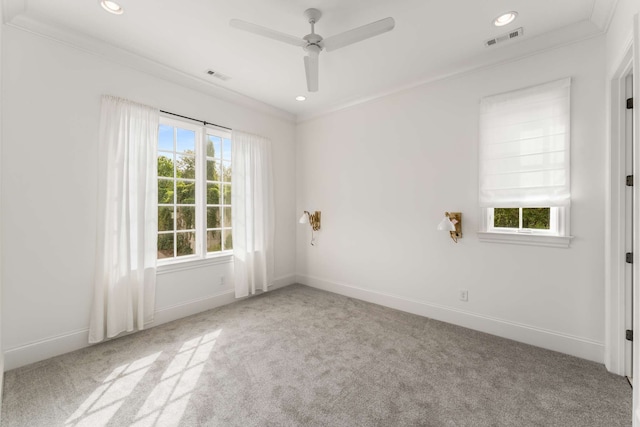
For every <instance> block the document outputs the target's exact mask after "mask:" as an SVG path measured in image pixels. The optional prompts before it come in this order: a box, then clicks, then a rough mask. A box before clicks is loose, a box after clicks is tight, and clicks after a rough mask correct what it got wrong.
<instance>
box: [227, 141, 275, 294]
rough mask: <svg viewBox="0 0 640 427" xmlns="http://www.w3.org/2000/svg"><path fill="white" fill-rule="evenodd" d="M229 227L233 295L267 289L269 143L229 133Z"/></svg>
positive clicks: (270, 205)
mask: <svg viewBox="0 0 640 427" xmlns="http://www.w3.org/2000/svg"><path fill="white" fill-rule="evenodd" d="M231 139H232V144H231V162H232V172H231V183H232V186H233V191H232V195H231V204H232V209H231V211H232V228H233V258H234V276H235V287H236V298H241V297H246V296H248V295H250V294H255V293H256V290H263V291H266V290H267V287H268V286H269V285H270V284H271V281H272V280H273V235H274V222H273V221H274V213H273V189H272V188H273V183H272V181H273V178H272V175H273V174H272V167H271V142H270V141H269V140H268V139H266V138H263V137H260V136H256V135H251V134H247V133H243V132H239V131H235V130H234V131H233V132H232V134H231Z"/></svg>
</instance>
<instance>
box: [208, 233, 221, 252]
mask: <svg viewBox="0 0 640 427" xmlns="http://www.w3.org/2000/svg"><path fill="white" fill-rule="evenodd" d="M221 241H222V239H221V234H220V230H215V231H207V252H217V251H220V250H222V245H221Z"/></svg>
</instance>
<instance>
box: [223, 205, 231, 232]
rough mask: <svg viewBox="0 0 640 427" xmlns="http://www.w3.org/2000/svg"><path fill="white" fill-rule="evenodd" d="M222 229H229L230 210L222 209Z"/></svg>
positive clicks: (228, 208) (227, 208)
mask: <svg viewBox="0 0 640 427" xmlns="http://www.w3.org/2000/svg"><path fill="white" fill-rule="evenodd" d="M222 226H223V227H231V208H230V207H225V208H224V221H223V222H222Z"/></svg>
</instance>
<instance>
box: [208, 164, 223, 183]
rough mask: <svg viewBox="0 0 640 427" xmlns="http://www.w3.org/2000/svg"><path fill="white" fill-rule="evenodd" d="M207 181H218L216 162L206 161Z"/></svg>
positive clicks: (218, 172)
mask: <svg viewBox="0 0 640 427" xmlns="http://www.w3.org/2000/svg"><path fill="white" fill-rule="evenodd" d="M207 180H209V181H220V170H219V169H218V161H217V160H207Z"/></svg>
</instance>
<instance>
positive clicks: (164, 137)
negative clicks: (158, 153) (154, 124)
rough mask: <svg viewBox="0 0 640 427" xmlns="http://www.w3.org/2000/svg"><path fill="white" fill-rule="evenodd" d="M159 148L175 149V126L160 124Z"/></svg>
mask: <svg viewBox="0 0 640 427" xmlns="http://www.w3.org/2000/svg"><path fill="white" fill-rule="evenodd" d="M158 150H165V151H173V126H167V125H160V128H159V129H158Z"/></svg>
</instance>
